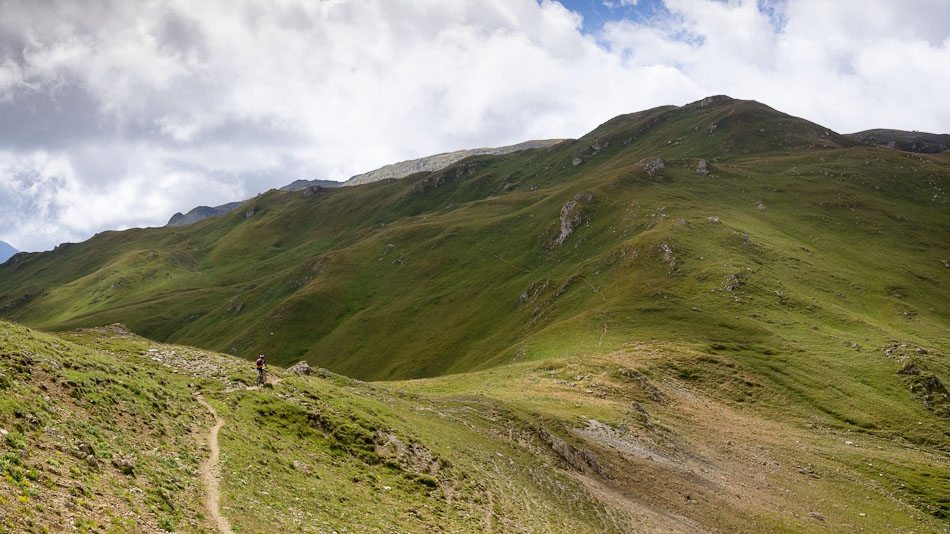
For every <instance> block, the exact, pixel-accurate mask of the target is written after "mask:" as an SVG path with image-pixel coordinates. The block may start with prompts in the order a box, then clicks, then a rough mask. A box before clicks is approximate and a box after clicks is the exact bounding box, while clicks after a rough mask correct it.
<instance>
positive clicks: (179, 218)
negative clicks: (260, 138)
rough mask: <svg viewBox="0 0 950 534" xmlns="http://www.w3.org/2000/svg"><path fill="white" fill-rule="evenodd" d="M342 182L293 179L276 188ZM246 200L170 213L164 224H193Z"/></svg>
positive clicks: (331, 185) (328, 185)
mask: <svg viewBox="0 0 950 534" xmlns="http://www.w3.org/2000/svg"><path fill="white" fill-rule="evenodd" d="M342 183H343V182H334V181H332V180H295V181H293V182H291V183H289V184H287V185H285V186H283V187H281V188H280V189H278V191H299V190H301V189H306V188H308V187H313V186H318V187H336V186H338V185H342ZM246 202H247V200H240V201H238V202H229V203H227V204H222V205H220V206H215V207H210V206H198V207H197V208H194V209H192V210H191V211H189V212H188V213H184V214H182V213H181V212H179V213H176V214H174V215H172V218H171V219H169V220H168V223H166V224H165V226H187V225H189V224H194V223H196V222H198V221H201V220H204V219H207V218H208V217H214V216H216V215H224V214H225V213H228V212H230V211H232V210H235V209H237V208H239V207H241V206H243V205H244V204H245V203H246Z"/></svg>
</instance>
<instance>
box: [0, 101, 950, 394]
mask: <svg viewBox="0 0 950 534" xmlns="http://www.w3.org/2000/svg"><path fill="white" fill-rule="evenodd" d="M948 177H950V156H947V155H946V154H937V155H926V156H924V155H918V154H909V153H903V152H898V151H893V150H886V149H883V148H880V147H874V146H868V145H861V144H856V143H855V142H854V141H851V140H849V139H847V138H845V137H842V136H840V135H838V134H835V133H834V132H831V131H828V130H826V129H825V128H823V127H821V126H818V125H815V124H812V123H809V122H807V121H804V120H802V119H798V118H794V117H790V116H788V115H785V114H782V113H779V112H777V111H775V110H773V109H771V108H769V107H767V106H764V105H762V104H759V103H756V102H751V101H739V100H732V99H729V98H727V97H711V98H708V99H704V100H703V101H701V102H697V103H694V104H690V105H687V106H684V107H672V106H667V107H661V108H656V109H652V110H648V111H643V112H640V113H634V114H631V115H624V116H620V117H617V118H615V119H612V120H611V121H608V122H607V123H605V124H603V125H602V126H600V127H598V128H597V129H596V130H594V131H593V132H591V133H589V134H587V135H586V136H584V137H582V138H580V139H578V140H573V141H565V142H563V143H560V144H558V145H556V146H554V147H551V148H547V149H537V150H527V151H522V152H518V153H514V154H508V155H503V156H481V157H474V158H468V159H466V160H463V161H461V162H458V163H456V164H454V165H453V166H451V167H449V168H447V169H444V170H443V171H440V172H438V173H421V174H417V175H414V176H411V177H408V178H405V179H402V180H388V181H383V182H379V183H374V184H369V185H365V186H359V187H352V188H342V189H328V190H319V191H314V190H305V191H300V192H280V191H270V192H268V193H266V194H263V195H261V196H259V197H257V198H256V199H253V200H252V201H250V202H249V203H248V204H247V208H248V209H247V210H245V209H241V210H238V211H236V212H232V213H229V214H227V215H224V216H220V217H216V218H212V219H208V220H205V221H202V222H200V223H197V224H195V225H192V226H188V227H185V228H152V229H135V230H128V231H124V232H104V233H102V234H99V235H97V236H96V237H94V238H93V239H90V240H89V241H87V242H84V243H80V244H70V245H63V246H61V247H59V248H58V249H57V250H55V251H53V252H49V253H42V254H33V255H29V256H27V257H21V258H19V259H18V261H16V262H8V263H6V264H5V265H3V266H2V267H0V316H3V317H5V318H7V319H10V320H15V321H18V322H22V323H24V324H28V325H31V326H37V327H42V328H47V329H67V328H74V327H80V326H94V325H100V324H108V323H112V322H117V321H122V322H123V323H124V324H127V325H128V327H129V328H130V329H131V330H133V331H135V332H137V333H139V334H141V335H144V336H146V337H149V338H151V339H156V340H161V341H168V342H175V343H185V344H190V345H196V346H201V347H205V348H209V349H214V350H221V351H224V352H228V353H230V354H234V355H239V356H242V357H248V358H250V357H254V356H255V355H256V354H257V353H260V352H263V353H266V354H268V355H271V356H272V358H273V359H274V360H276V361H277V362H278V363H290V362H295V361H297V360H300V359H306V360H307V361H309V362H310V363H312V364H315V365H320V366H323V367H326V368H328V369H331V370H333V371H336V372H340V373H343V374H346V375H348V376H353V377H356V378H361V379H374V380H378V379H402V378H414V377H430V376H439V375H444V374H446V373H456V372H463V371H468V370H473V369H485V368H488V367H490V366H494V365H499V364H503V363H510V362H518V361H531V360H542V359H546V358H552V357H561V356H569V355H572V354H581V353H583V354H590V353H607V352H609V351H612V350H615V349H617V348H620V347H623V346H624V344H626V343H630V342H635V341H640V340H646V339H652V340H666V341H674V342H676V343H679V344H685V345H689V346H694V347H708V346H711V345H715V346H719V345H722V346H727V347H731V346H736V347H740V346H741V347H751V349H748V350H752V351H759V352H762V353H765V354H781V355H794V354H823V355H828V357H829V358H838V355H839V354H847V355H848V357H851V356H853V354H854V353H857V352H858V351H857V349H856V348H852V345H854V344H857V345H858V346H859V348H860V349H861V350H863V351H864V352H863V353H862V354H867V353H868V352H870V351H872V350H875V349H876V348H878V347H881V346H883V345H884V344H886V343H889V342H891V340H892V339H899V340H901V341H904V342H912V343H915V344H918V345H920V346H925V347H928V350H935V351H939V350H946V349H947V348H948V345H950V338H948V329H947V328H946V325H947V324H950V284H948V283H947V280H948V276H950V269H948V268H947V264H946V261H947V260H948V259H950V245H948V243H950V240H948V239H947V237H948V236H950V210H948V209H947V196H946V191H945V190H946V188H947V185H948V181H950V180H948ZM846 342H847V343H846ZM729 350H732V349H729ZM743 350H745V349H743ZM806 387H807V386H806Z"/></svg>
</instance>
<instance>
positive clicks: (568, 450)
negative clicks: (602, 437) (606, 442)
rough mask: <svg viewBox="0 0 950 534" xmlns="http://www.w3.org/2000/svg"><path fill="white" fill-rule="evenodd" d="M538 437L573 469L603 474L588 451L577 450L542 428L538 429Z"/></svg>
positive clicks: (601, 468)
mask: <svg viewBox="0 0 950 534" xmlns="http://www.w3.org/2000/svg"><path fill="white" fill-rule="evenodd" d="M538 437H540V438H541V441H543V442H544V443H546V444H547V445H548V446H549V447H551V449H552V450H553V451H554V452H556V453H557V455H558V456H560V457H561V458H562V459H563V460H564V461H565V462H567V463H568V465H570V466H571V467H573V468H574V469H577V470H578V471H582V472H585V473H587V472H594V473H597V474H599V475H602V474H604V468H603V466H602V465H600V462H599V461H598V460H597V456H595V455H594V453H592V452H590V451H589V450H587V449H579V448H577V447H575V446H573V445H571V444H570V443H568V442H566V441H564V440H563V439H561V438H559V437H558V436H555V435H554V434H552V433H550V432H548V431H547V430H546V429H544V428H541V429H538Z"/></svg>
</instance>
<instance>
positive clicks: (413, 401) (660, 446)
mask: <svg viewBox="0 0 950 534" xmlns="http://www.w3.org/2000/svg"><path fill="white" fill-rule="evenodd" d="M917 348H918V347H914V346H907V347H899V346H898V347H896V348H894V349H891V350H892V352H893V355H894V356H895V358H893V359H889V358H885V357H884V355H883V354H880V353H875V354H873V355H870V356H864V357H863V359H864V360H865V364H864V366H865V368H866V373H865V374H864V375H863V376H862V378H861V380H860V382H859V381H855V380H847V379H844V378H842V377H841V376H839V375H838V374H837V373H838V372H839V370H840V369H839V368H838V367H836V366H834V365H832V366H831V367H830V369H829V370H828V372H824V371H822V372H821V373H820V376H822V377H823V378H824V379H831V378H837V379H838V383H837V384H835V385H833V386H832V387H829V388H828V391H827V392H826V396H825V397H824V398H822V399H818V400H817V401H816V402H814V403H803V402H800V401H801V399H800V398H799V397H797V396H796V395H795V393H794V390H793V389H777V388H775V387H773V385H772V383H771V379H770V377H769V376H770V375H769V374H768V373H762V372H761V371H762V370H763V369H772V370H773V372H775V371H774V370H776V369H778V368H779V367H781V366H784V367H786V368H788V369H790V372H789V375H795V374H796V371H794V370H793V366H790V365H781V364H784V363H785V362H787V361H790V360H793V359H798V358H803V356H787V357H786V356H781V357H764V356H761V355H759V356H750V355H748V354H746V352H748V350H746V351H738V352H737V354H738V356H731V355H726V354H723V353H722V352H725V349H723V350H719V349H717V351H716V352H706V351H696V350H692V349H689V348H683V347H679V346H676V345H674V344H671V343H664V342H649V343H647V342H643V343H631V344H628V345H627V346H625V347H623V348H622V349H617V350H614V351H611V352H610V353H607V354H603V355H584V356H577V357H562V358H552V359H549V360H546V361H544V362H522V363H516V364H509V365H505V366H499V367H495V368H492V369H489V370H485V371H478V372H471V373H464V374H457V375H451V376H447V377H440V378H433V379H423V380H414V381H407V382H398V383H379V384H368V383H364V382H359V381H355V380H352V379H349V378H346V377H343V376H340V375H336V374H333V373H330V372H328V371H324V370H314V372H313V373H312V374H311V375H310V376H302V375H297V374H295V373H292V372H287V371H282V370H277V369H271V378H272V379H273V380H272V381H271V383H269V384H268V385H267V386H265V387H264V388H262V389H259V388H255V387H248V386H247V384H248V383H249V382H251V380H252V377H253V374H254V371H253V369H252V368H251V366H250V365H249V364H248V362H246V361H244V360H241V359H238V358H234V357H229V356H225V355H221V354H214V353H210V352H206V351H202V350H198V349H193V348H190V347H184V346H175V345H162V344H159V343H155V342H153V341H149V340H146V339H143V338H139V337H137V336H134V335H132V334H131V333H129V332H128V331H127V330H125V329H124V328H123V327H121V325H112V326H109V327H101V328H94V329H89V330H81V331H69V332H61V333H59V334H55V335H51V334H43V333H40V332H37V331H33V330H29V329H27V328H24V327H20V326H17V325H13V324H9V323H4V322H0V430H2V431H3V432H0V433H2V434H3V436H2V439H0V475H2V477H0V532H11V533H12V532H16V533H24V532H30V533H45V532H87V533H92V532H108V533H124V532H161V531H170V532H200V533H210V532H215V531H216V529H215V526H214V524H213V522H212V515H211V513H210V508H209V507H208V506H207V505H206V503H207V502H208V499H209V490H208V488H209V487H210V482H209V480H215V481H217V487H218V488H219V492H218V498H217V499H213V502H214V503H215V505H216V507H217V509H218V510H220V513H221V515H222V516H223V518H224V520H225V521H226V522H227V523H228V524H229V525H230V529H231V531H232V532H234V533H237V534H240V533H255V534H267V533H272V532H274V533H276V532H305V533H321V534H324V533H331V532H338V533H342V532H361V533H363V532H366V533H383V532H387V533H388V532H413V533H417V532H426V533H444V532H451V533H476V532H478V533H483V532H488V533H510V532H524V533H528V532H531V533H552V534H553V533H562V532H571V531H577V532H604V533H614V532H616V533H630V532H657V531H661V530H662V531H664V532H750V533H751V532H763V531H769V532H773V531H774V532H815V533H817V532H828V533H830V532H841V531H845V530H858V531H863V532H918V533H929V532H945V531H946V525H947V523H946V521H947V518H948V517H950V502H948V500H947V495H950V460H948V455H947V452H948V449H947V443H948V440H947V434H946V432H947V424H946V416H945V415H943V416H941V415H939V414H938V413H936V412H935V411H934V410H933V408H934V407H935V406H936V404H935V403H934V400H935V399H934V398H933V397H931V399H930V403H931V404H930V406H929V407H928V406H927V405H925V404H924V403H923V402H920V401H917V400H914V399H913V398H912V397H911V395H909V394H908V391H909V388H908V387H907V386H908V385H911V386H913V385H914V384H920V383H922V382H923V381H924V380H923V379H924V378H925V377H926V376H927V373H928V372H927V371H923V372H922V374H920V375H913V374H898V373H897V372H896V370H897V369H901V368H903V369H905V370H906V369H907V366H906V365H904V367H901V364H900V363H899V362H900V361H901V360H900V359H899V358H912V359H913V361H914V365H915V366H917V368H918V369H919V370H922V369H924V368H925V367H927V368H929V367H930V366H937V365H938V364H939V365H943V364H941V363H939V362H941V361H942V358H943V356H942V355H934V354H923V355H922V354H918V352H917ZM751 361H759V362H761V363H760V364H759V367H756V366H754V365H750V363H749V362H751ZM823 363H824V362H823ZM905 363H906V362H905ZM941 368H943V367H941ZM944 369H945V368H944ZM816 374H819V373H816ZM786 380H788V381H789V382H791V381H792V380H793V377H792V376H788V377H787V378H786ZM857 387H862V388H863V389H853V388H857ZM849 388H851V389H850V390H849ZM871 389H879V390H880V391H879V392H878V394H877V395H878V396H877V397H875V396H873V395H871V396H869V395H868V392H869V391H870V390H871ZM845 394H848V395H845ZM199 395H200V396H201V397H199ZM200 399H203V400H204V402H206V403H207V404H208V405H210V406H211V407H212V408H213V409H214V410H215V411H216V413H217V415H218V417H220V419H221V425H222V426H221V427H220V430H219V431H218V433H217V440H218V444H219V446H220V452H219V455H218V462H217V463H215V464H209V463H208V462H209V458H210V450H209V448H208V441H207V439H206V438H207V436H208V435H209V432H213V427H212V425H213V424H214V420H213V418H212V417H211V415H210V413H209V411H208V410H207V408H206V407H205V406H203V405H202V404H201V402H202V400H200ZM862 400H863V401H864V402H863V406H862V413H864V414H865V417H867V418H871V419H873V420H874V421H875V422H877V423H880V422H881V421H883V420H884V419H886V418H887V417H890V415H889V414H890V412H891V411H892V410H898V411H899V415H900V417H901V421H900V423H899V424H894V425H891V426H889V427H887V428H874V427H872V426H869V425H864V426H860V425H857V424H852V423H847V422H842V421H841V420H840V418H839V417H838V416H837V414H835V413H833V412H832V411H831V410H830V409H829V408H835V409H841V410H846V409H847V406H848V405H849V403H852V402H855V403H856V402H859V401H862ZM868 400H870V401H871V402H868ZM921 400H922V399H921ZM943 402H944V405H945V402H946V401H945V399H944V401H943ZM209 465H210V466H211V467H209ZM206 473H212V474H213V473H217V474H218V475H217V476H214V475H212V478H207V476H206Z"/></svg>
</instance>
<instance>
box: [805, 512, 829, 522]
mask: <svg viewBox="0 0 950 534" xmlns="http://www.w3.org/2000/svg"><path fill="white" fill-rule="evenodd" d="M808 515H810V516H812V517H814V518H815V519H817V520H819V521H824V520H825V517H824V516H823V515H821V514H819V513H818V512H808Z"/></svg>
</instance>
